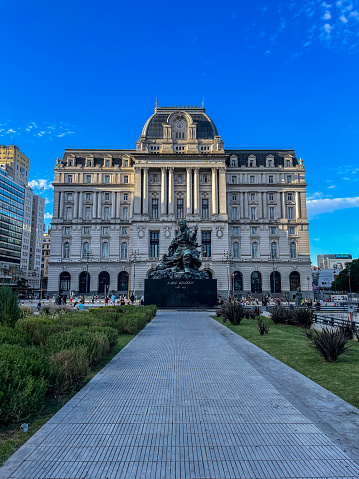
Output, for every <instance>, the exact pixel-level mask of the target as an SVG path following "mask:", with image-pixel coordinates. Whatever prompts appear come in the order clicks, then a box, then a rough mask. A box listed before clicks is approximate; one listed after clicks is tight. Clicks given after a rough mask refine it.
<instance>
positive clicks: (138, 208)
mask: <svg viewBox="0 0 359 479" xmlns="http://www.w3.org/2000/svg"><path fill="white" fill-rule="evenodd" d="M133 213H134V214H135V215H140V214H141V168H139V167H138V166H135V200H134V209H133Z"/></svg>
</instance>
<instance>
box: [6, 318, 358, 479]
mask: <svg viewBox="0 0 359 479" xmlns="http://www.w3.org/2000/svg"><path fill="white" fill-rule="evenodd" d="M323 401H324V402H323ZM326 403H327V404H326ZM333 409H334V412H335V413H334V414H333ZM358 431H359V411H358V410H357V409H355V408H352V407H351V406H349V405H348V404H347V403H345V402H344V401H341V400H339V399H338V398H336V396H333V395H331V394H330V393H328V392H327V391H325V390H324V389H322V388H320V387H319V386H317V385H314V384H313V383H312V382H311V381H309V380H308V379H306V378H304V377H303V376H301V375H300V374H298V373H295V372H294V371H292V370H291V369H290V368H288V367H286V366H284V365H282V363H279V361H276V360H275V359H274V358H271V357H270V356H268V355H267V354H266V353H264V352H262V351H261V350H259V349H258V348H256V347H255V346H253V345H251V344H249V343H248V342H246V341H245V340H243V339H242V338H240V337H238V336H237V335H235V334H233V333H232V332H231V331H229V330H228V329H226V328H225V327H224V326H222V325H219V324H218V323H216V322H215V321H214V320H212V319H210V317H209V313H206V312H160V313H159V314H158V315H157V317H156V318H155V319H154V320H153V321H152V323H151V324H149V325H148V326H147V327H146V328H145V330H143V331H142V332H141V333H140V334H139V335H138V336H137V337H136V338H135V339H134V340H133V341H132V342H131V343H130V344H129V345H128V346H127V347H126V348H125V349H124V350H122V351H121V352H120V353H119V354H118V355H117V356H116V358H114V359H113V360H112V361H111V362H110V363H109V364H108V365H107V366H106V368H104V369H103V370H102V371H101V372H100V373H99V374H98V375H97V376H96V377H95V378H94V379H93V380H92V381H91V382H90V383H88V384H87V385H86V387H85V388H84V389H82V390H81V391H80V392H79V393H78V394H77V395H76V396H75V397H74V398H73V399H72V400H71V401H70V402H69V403H68V404H67V405H66V406H65V407H64V408H62V409H61V410H60V411H59V412H58V413H57V414H56V415H55V416H54V417H53V418H52V420H50V421H49V422H48V423H47V424H46V425H45V426H44V427H43V428H42V429H41V430H40V431H38V433H36V434H35V435H34V436H33V437H32V438H31V439H30V440H29V441H28V442H27V443H26V444H25V445H24V446H23V447H22V448H21V449H19V451H18V452H17V453H16V454H14V455H13V456H12V458H11V459H10V460H9V461H8V462H7V463H6V464H5V466H4V467H3V468H1V469H0V478H17V479H20V478H24V479H25V478H26V479H29V478H36V479H40V478H58V479H65V478H88V479H106V478H108V479H110V478H121V479H127V478H136V479H139V478H165V479H170V478H176V479H181V478H188V479H189V478H257V479H260V478H311V479H313V478H341V479H344V478H358V477H359V466H358V460H359V451H358V449H356V447H355V446H356V445H358V444H359V436H358ZM356 461H357V462H356Z"/></svg>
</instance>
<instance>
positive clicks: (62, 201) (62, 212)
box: [59, 191, 64, 218]
mask: <svg viewBox="0 0 359 479" xmlns="http://www.w3.org/2000/svg"><path fill="white" fill-rule="evenodd" d="M59 203H60V218H63V217H64V193H62V191H60V193H59Z"/></svg>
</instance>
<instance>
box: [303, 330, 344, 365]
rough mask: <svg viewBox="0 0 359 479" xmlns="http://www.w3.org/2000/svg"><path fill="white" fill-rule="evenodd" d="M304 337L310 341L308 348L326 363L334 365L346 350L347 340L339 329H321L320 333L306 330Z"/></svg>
mask: <svg viewBox="0 0 359 479" xmlns="http://www.w3.org/2000/svg"><path fill="white" fill-rule="evenodd" d="M305 335H306V336H307V338H308V339H309V340H310V341H311V344H310V346H312V347H313V348H314V349H315V350H316V351H318V353H319V354H320V355H321V356H323V358H324V360H325V361H326V362H327V363H334V362H335V361H336V360H337V359H338V358H339V356H340V355H341V354H343V353H344V352H345V351H347V350H348V348H347V347H346V344H347V342H348V338H347V336H346V334H345V332H344V331H343V330H342V329H340V328H337V329H332V330H331V329H329V328H323V329H322V331H317V330H315V329H314V330H308V331H305Z"/></svg>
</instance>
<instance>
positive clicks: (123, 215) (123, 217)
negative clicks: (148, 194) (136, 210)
mask: <svg viewBox="0 0 359 479" xmlns="http://www.w3.org/2000/svg"><path fill="white" fill-rule="evenodd" d="M122 219H123V220H124V221H127V220H128V207H127V206H124V207H123V210H122Z"/></svg>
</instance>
